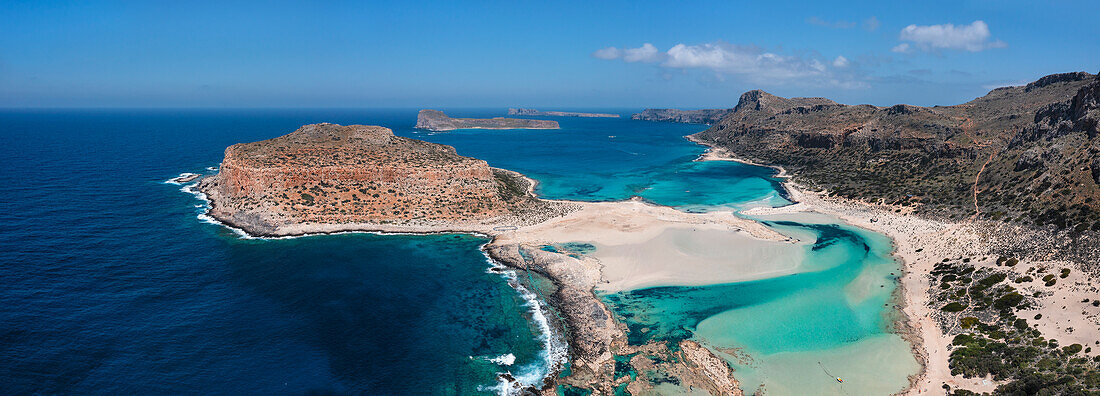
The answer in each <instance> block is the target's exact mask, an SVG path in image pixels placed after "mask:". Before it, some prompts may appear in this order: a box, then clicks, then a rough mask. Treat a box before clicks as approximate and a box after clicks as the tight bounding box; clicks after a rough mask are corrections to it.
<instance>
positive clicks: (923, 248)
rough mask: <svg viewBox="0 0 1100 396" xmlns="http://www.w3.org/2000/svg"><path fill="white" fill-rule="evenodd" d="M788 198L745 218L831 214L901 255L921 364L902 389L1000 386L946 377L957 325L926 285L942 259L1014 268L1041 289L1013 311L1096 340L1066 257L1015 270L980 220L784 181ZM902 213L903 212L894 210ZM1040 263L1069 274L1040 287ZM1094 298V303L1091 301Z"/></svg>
mask: <svg viewBox="0 0 1100 396" xmlns="http://www.w3.org/2000/svg"><path fill="white" fill-rule="evenodd" d="M786 186H787V188H788V189H789V190H790V193H791V195H792V198H794V199H795V200H796V201H797V202H799V203H798V204H795V205H791V206H787V207H782V208H754V209H750V210H747V211H745V212H744V213H745V214H746V215H751V216H761V217H766V218H777V217H785V218H789V219H797V218H799V217H800V216H814V215H815V214H817V213H821V214H827V215H832V216H836V217H837V218H840V219H842V220H844V221H845V222H848V223H850V224H852V225H855V226H857V227H861V228H866V229H869V230H873V231H876V232H879V233H882V234H885V235H887V236H889V237H890V238H891V239H893V240H894V243H895V245H896V251H895V255H896V256H897V257H898V259H899V260H901V262H902V265H903V268H904V269H905V275H904V276H903V277H902V279H901V282H902V285H901V286H902V287H901V288H900V299H901V300H902V301H901V305H902V311H903V312H904V313H905V316H906V317H907V320H908V322H907V323H906V324H905V325H904V326H903V327H902V328H903V330H904V335H905V336H906V338H907V339H908V340H909V341H910V342H912V343H913V344H914V353H915V354H916V355H917V356H918V360H920V361H921V362H922V363H923V364H924V370H923V371H922V372H921V373H920V374H919V375H918V376H917V377H915V378H913V379H912V380H913V386H912V387H911V388H910V389H909V390H908V391H907V392H906V394H912V395H916V394H927V393H928V392H941V391H942V389H943V388H942V386H943V384H948V385H949V386H951V387H952V388H964V389H968V390H971V391H975V392H991V391H993V389H994V388H996V386H997V385H999V383H998V382H997V381H992V380H990V379H988V378H963V377H961V376H954V375H951V369H950V367H949V366H948V358H949V356H950V354H951V348H950V346H951V340H952V338H953V337H954V336H955V335H956V334H958V333H959V332H960V330H961V329H958V328H948V329H946V331H945V329H943V328H942V327H943V326H941V325H940V322H939V321H938V320H937V318H942V317H943V315H944V313H943V312H941V311H939V310H938V309H937V308H938V307H933V306H931V305H930V303H931V302H930V295H929V292H928V291H929V289H930V288H931V287H932V286H933V285H932V284H931V278H930V276H929V275H928V274H929V273H930V272H931V271H932V270H933V268H934V266H935V264H936V263H939V262H941V260H943V259H945V258H952V259H955V258H962V257H974V258H975V260H974V261H973V264H974V265H975V266H976V267H982V266H984V267H991V268H992V267H996V268H997V269H1000V270H1006V269H1008V270H1011V271H1012V272H1014V273H1016V274H1017V275H1018V276H1024V275H1027V274H1031V275H1032V277H1033V278H1035V280H1033V281H1031V282H1026V283H1024V284H1015V283H1014V285H1015V286H1016V287H1017V288H1019V289H1021V290H1022V291H1025V292H1028V293H1033V292H1040V293H1041V295H1040V296H1039V297H1038V298H1037V300H1038V302H1039V307H1036V308H1035V309H1031V310H1022V311H1020V312H1019V313H1018V314H1019V316H1020V317H1026V318H1028V319H1029V320H1030V319H1031V317H1032V316H1033V315H1035V314H1037V313H1040V312H1041V313H1043V315H1044V317H1045V320H1041V321H1034V323H1035V324H1034V326H1035V327H1036V328H1037V329H1039V331H1041V332H1042V334H1043V336H1044V337H1046V338H1053V339H1056V340H1058V341H1059V344H1060V345H1070V344H1074V343H1078V344H1082V345H1085V346H1088V345H1095V343H1096V342H1097V341H1100V307H1095V306H1093V305H1092V304H1091V302H1086V300H1090V299H1095V298H1096V296H1097V295H1098V293H1097V288H1096V286H1094V285H1091V284H1090V283H1089V282H1088V276H1087V274H1084V273H1083V272H1081V271H1077V270H1076V269H1075V268H1076V267H1075V266H1073V265H1072V264H1071V263H1068V262H1059V261H1029V260H1023V261H1021V262H1020V263H1019V264H1018V265H1016V266H1013V267H1005V266H997V264H996V260H997V256H996V255H994V254H992V250H993V246H992V244H991V243H990V242H989V241H988V239H987V238H984V237H983V236H982V233H981V232H980V229H979V227H981V225H980V224H973V223H969V222H958V223H946V222H940V221H935V220H930V219H925V218H921V217H918V216H915V215H911V214H903V213H904V212H905V211H903V210H901V209H902V208H900V207H891V206H888V205H874V204H868V203H864V202H858V201H853V200H849V199H843V198H836V197H826V196H824V195H823V194H820V193H812V192H807V191H806V190H803V189H802V188H801V187H800V186H798V185H796V184H794V183H791V182H788V183H786ZM898 211H901V212H902V213H899V212H898ZM1039 268H1044V269H1045V270H1044V271H1045V272H1048V273H1058V271H1059V270H1060V269H1061V268H1074V269H1075V270H1073V271H1072V272H1071V273H1070V276H1069V277H1067V278H1066V279H1060V280H1059V282H1058V283H1057V284H1056V285H1054V286H1053V287H1044V285H1043V281H1042V280H1040V279H1039V278H1041V276H1035V274H1036V273H1037V271H1038V269H1039ZM1090 301H1091V300H1090Z"/></svg>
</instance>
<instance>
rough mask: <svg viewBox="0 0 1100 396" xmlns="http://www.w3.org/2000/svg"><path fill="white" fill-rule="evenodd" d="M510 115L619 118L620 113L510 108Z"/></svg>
mask: <svg viewBox="0 0 1100 396" xmlns="http://www.w3.org/2000/svg"><path fill="white" fill-rule="evenodd" d="M508 115H522V116H555V117H584V118H619V115H618V114H609V113H578V112H574V111H542V110H535V109H517V108H510V109H508Z"/></svg>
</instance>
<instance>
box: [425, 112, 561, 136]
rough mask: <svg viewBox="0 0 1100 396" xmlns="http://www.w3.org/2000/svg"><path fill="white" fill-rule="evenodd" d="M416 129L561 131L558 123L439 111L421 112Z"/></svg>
mask: <svg viewBox="0 0 1100 396" xmlns="http://www.w3.org/2000/svg"><path fill="white" fill-rule="evenodd" d="M416 127H417V128H419V129H427V130H429V131H451V130H455V129H560V128H561V127H560V126H558V122H557V121H549V120H528V119H523V118H504V117H494V118H451V117H449V116H447V115H446V114H444V113H443V112H442V111H439V110H429V109H424V110H420V113H419V114H417V116H416Z"/></svg>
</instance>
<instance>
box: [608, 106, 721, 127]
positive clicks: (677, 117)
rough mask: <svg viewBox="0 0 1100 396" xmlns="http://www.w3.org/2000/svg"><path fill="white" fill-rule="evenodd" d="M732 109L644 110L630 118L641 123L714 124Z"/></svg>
mask: <svg viewBox="0 0 1100 396" xmlns="http://www.w3.org/2000/svg"><path fill="white" fill-rule="evenodd" d="M731 111H733V109H702V110H680V109H645V110H642V112H641V113H635V114H634V115H631V116H630V118H631V119H634V120H643V121H663V122H683V123H688V124H714V123H717V122H718V121H719V120H721V119H722V117H725V116H726V114H729V113H730V112H731Z"/></svg>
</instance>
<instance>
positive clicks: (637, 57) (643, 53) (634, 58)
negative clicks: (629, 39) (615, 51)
mask: <svg viewBox="0 0 1100 396" xmlns="http://www.w3.org/2000/svg"><path fill="white" fill-rule="evenodd" d="M623 60H624V61H627V62H656V61H659V60H661V58H660V56H659V55H658V54H657V47H654V46H653V44H650V43H645V44H642V46H641V47H638V48H628V49H625V50H623Z"/></svg>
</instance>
